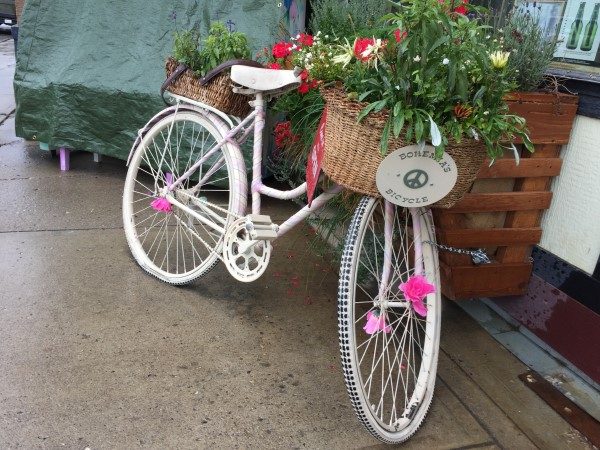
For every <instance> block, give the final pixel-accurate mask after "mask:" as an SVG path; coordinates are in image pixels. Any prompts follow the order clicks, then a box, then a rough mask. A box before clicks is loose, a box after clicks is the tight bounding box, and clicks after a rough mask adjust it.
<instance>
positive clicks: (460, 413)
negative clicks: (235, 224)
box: [0, 36, 589, 449]
mask: <svg viewBox="0 0 600 450" xmlns="http://www.w3.org/2000/svg"><path fill="white" fill-rule="evenodd" d="M0 41H2V42H0V77H1V78H0V100H1V102H2V103H1V105H2V106H1V108H2V109H1V110H0V122H3V123H2V125H0V255H1V258H0V274H2V275H1V276H0V278H1V282H0V448H1V449H12V448H74V449H83V448H85V447H90V448H92V449H100V448H137V447H144V448H203V447H210V448H213V447H221V448H230V447H243V448H245V447H253V448H272V447H286V448H288V447H293V448H296V447H309V448H376V447H377V446H378V443H377V442H376V441H375V440H373V439H372V438H371V437H370V436H369V435H368V434H367V433H366V432H365V431H364V430H363V429H362V427H361V426H360V425H359V424H358V422H357V420H356V418H355V416H354V413H353V411H352V409H351V407H350V404H349V401H348V399H347V396H346V393H345V387H344V383H343V379H342V374H341V370H340V363H339V359H338V348H337V329H336V316H335V313H336V308H335V298H336V281H337V276H336V269H335V268H332V267H330V265H329V264H328V263H327V261H325V260H323V259H321V258H319V257H317V256H315V255H314V253H312V252H311V251H310V250H308V249H307V246H306V242H307V239H308V238H310V236H309V235H310V233H309V230H308V229H307V228H306V227H303V228H301V229H299V230H297V231H295V232H293V233H292V234H291V235H290V236H288V237H286V238H285V239H283V240H282V241H281V242H277V243H276V245H275V251H274V257H273V261H272V264H271V267H270V268H269V270H268V272H267V274H266V275H265V276H264V277H263V278H262V279H260V280H259V281H257V282H255V283H254V284H250V285H245V284H241V283H238V282H236V281H234V280H233V279H231V278H230V277H229V275H228V274H227V272H226V271H225V270H224V269H222V268H221V267H220V266H217V268H216V269H215V270H214V271H213V272H212V273H211V274H209V275H208V276H207V277H205V278H204V279H203V280H201V281H199V282H197V283H196V284H194V285H191V286H189V287H184V288H175V287H171V286H167V285H165V284H162V283H160V282H159V281H157V280H155V279H153V278H151V277H149V276H147V275H145V274H144V273H143V271H142V270H141V269H140V268H138V267H137V266H136V264H135V262H134V261H133V260H132V258H131V257H130V254H129V251H128V249H127V245H126V242H125V239H124V235H123V231H122V228H121V220H120V197H121V189H122V184H123V180H124V176H125V167H124V163H123V162H122V161H118V160H113V159H105V161H104V162H102V163H101V164H94V163H93V162H92V161H91V155H89V154H86V153H76V154H74V155H73V158H72V162H71V167H72V170H71V171H70V172H67V173H61V172H59V171H58V161H57V160H56V159H52V158H51V156H50V155H49V154H48V153H44V152H41V151H40V150H39V148H38V147H37V145H36V144H35V143H25V142H23V141H22V140H20V139H17V138H16V137H15V136H14V115H13V114H11V111H12V109H13V108H14V104H13V100H12V97H11V96H10V95H9V94H10V92H12V90H11V83H10V78H11V76H12V75H11V73H12V70H13V69H14V60H13V55H12V41H10V40H8V38H7V37H6V36H0ZM7 92H8V93H9V94H7ZM268 206H269V213H271V215H272V216H274V217H275V218H278V217H283V216H285V214H286V212H288V211H290V209H291V208H292V207H293V206H292V205H290V204H288V203H284V202H277V203H270V204H269V205H268ZM526 369H527V368H526V367H525V366H523V365H522V364H521V363H520V362H519V361H518V360H516V359H515V358H514V357H513V356H512V355H511V354H510V353H508V352H507V351H506V350H505V349H504V348H502V347H501V346H499V345H498V344H497V343H496V342H495V341H494V340H493V339H492V338H491V337H490V336H489V335H488V334H487V333H486V332H485V331H484V330H483V329H481V328H480V327H479V326H478V325H477V324H476V323H475V322H474V321H473V320H472V319H470V318H469V317H468V316H467V315H466V314H465V313H464V312H462V310H461V309H459V308H458V307H456V306H455V305H453V304H451V303H449V302H448V303H446V304H445V306H444V322H443V335H442V352H441V357H440V370H439V377H438V381H437V392H436V397H435V399H434V403H433V407H432V410H431V413H430V416H429V418H428V420H427V422H426V423H425V425H424V427H423V428H422V429H421V430H420V431H419V432H418V433H417V435H416V436H415V437H414V438H413V439H412V440H411V441H410V442H409V443H408V444H407V445H406V446H405V447H406V448H428V449H429V448H436V449H437V448H510V449H526V448H536V447H537V448H544V449H551V448H556V449H564V448H567V447H568V448H575V449H576V448H589V447H588V445H587V444H586V443H585V442H584V441H583V440H582V439H581V437H580V436H579V435H578V433H577V432H575V431H574V430H573V429H571V428H570V427H569V426H568V425H567V424H566V423H565V422H564V421H563V420H562V419H561V418H560V417H559V416H558V415H556V414H555V413H554V412H553V411H552V410H550V409H549V408H548V407H547V406H546V405H545V404H544V403H543V402H542V401H541V400H540V399H538V398H537V397H536V395H535V394H533V393H532V392H531V391H530V390H528V388H526V387H525V386H524V385H523V384H522V383H521V382H520V381H519V380H518V378H517V375H518V374H520V373H523V372H525V371H526Z"/></svg>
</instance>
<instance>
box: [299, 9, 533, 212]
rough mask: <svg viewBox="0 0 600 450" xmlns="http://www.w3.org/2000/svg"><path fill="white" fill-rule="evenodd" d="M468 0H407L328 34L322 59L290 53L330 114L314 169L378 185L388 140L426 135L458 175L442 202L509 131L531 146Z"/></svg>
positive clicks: (363, 185) (502, 66)
mask: <svg viewBox="0 0 600 450" xmlns="http://www.w3.org/2000/svg"><path fill="white" fill-rule="evenodd" d="M468 8H471V9H472V10H473V11H475V12H478V13H481V12H482V11H483V10H482V9H481V8H477V7H469V6H468V5H467V4H466V3H463V2H461V3H455V2H453V1H440V0H419V1H417V0H412V1H407V2H404V3H403V4H402V5H399V6H398V8H397V10H396V11H395V12H393V13H391V14H389V15H387V16H385V17H384V21H383V22H382V25H381V26H380V27H378V28H375V29H372V30H369V31H368V33H369V34H366V33H365V34H363V36H357V37H356V38H355V39H354V41H349V40H347V41H346V42H345V44H332V45H331V46H330V49H329V51H328V52H327V55H328V56H329V57H330V59H329V60H325V61H322V60H323V58H321V57H320V56H319V55H316V54H315V52H314V51H310V52H304V53H303V52H302V51H300V52H299V53H298V55H297V56H296V58H295V62H296V64H297V65H301V66H302V67H305V68H306V69H307V70H308V72H309V76H314V77H315V78H318V79H320V82H321V86H322V87H321V93H322V95H323V97H324V98H325V102H326V105H327V110H328V123H330V124H331V126H328V127H327V131H326V137H325V143H326V149H325V156H324V160H323V170H324V171H325V172H326V173H327V174H328V175H329V176H330V177H331V178H332V179H333V180H334V181H336V182H337V183H339V184H342V185H344V186H347V187H349V188H351V189H353V190H355V191H357V192H361V193H365V194H369V195H379V194H378V192H377V189H376V186H375V181H374V180H375V172H376V170H377V167H378V165H379V163H380V162H381V160H382V159H383V156H384V155H385V154H386V152H387V151H388V149H389V148H398V147H401V146H404V145H407V144H410V143H416V142H421V141H427V142H430V143H431V144H432V145H433V146H434V147H435V148H436V154H437V155H438V156H440V155H441V154H443V152H447V153H449V154H451V156H453V157H454V159H455V160H456V162H457V166H458V172H459V173H458V175H459V182H458V183H457V185H456V186H455V190H453V192H451V193H450V194H449V196H448V197H446V198H445V199H443V200H442V201H440V202H439V203H437V204H436V206H438V207H449V206H451V205H452V204H454V203H455V202H456V201H457V200H458V199H459V198H460V197H461V196H462V194H463V193H464V192H466V190H468V188H469V187H470V185H471V183H472V181H473V180H474V178H475V175H476V173H477V171H478V169H479V167H480V166H481V163H482V161H483V159H484V158H485V156H486V154H487V155H488V156H489V157H490V158H491V159H495V158H497V157H498V156H500V155H502V154H503V152H504V150H505V149H507V148H509V149H514V145H512V141H513V140H515V139H517V138H518V139H520V140H521V141H522V142H524V143H525V145H526V146H528V148H531V146H530V142H529V139H528V138H527V133H526V130H525V126H524V120H523V119H522V118H521V117H519V116H517V115H515V114H512V113H510V112H509V111H508V108H507V105H506V102H505V100H504V96H505V95H506V94H507V93H508V92H510V91H511V90H512V89H513V87H514V83H513V81H512V79H511V77H510V75H509V73H508V71H507V64H508V60H509V59H510V55H509V53H508V52H505V51H503V49H502V46H501V44H500V43H499V42H498V41H497V40H493V39H490V36H489V34H490V32H489V29H488V27H487V26H486V25H485V24H484V23H482V21H481V20H479V19H477V18H469V17H467V16H466V13H467V11H468ZM331 65H332V66H335V67H342V68H343V71H342V72H341V75H340V74H335V73H334V75H335V76H334V77H332V78H333V79H328V78H327V77H326V75H327V74H328V73H332V71H329V72H326V71H322V70H320V68H321V67H322V66H324V67H327V66H331ZM340 130H344V132H343V133H340V132H339V131H340ZM515 153H516V150H515Z"/></svg>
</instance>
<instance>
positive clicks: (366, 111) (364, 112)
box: [356, 100, 385, 122]
mask: <svg viewBox="0 0 600 450" xmlns="http://www.w3.org/2000/svg"><path fill="white" fill-rule="evenodd" d="M382 102H383V105H382V106H381V108H383V106H385V100H379V101H377V102H373V103H370V104H368V105H367V106H366V107H365V108H364V109H363V110H362V111H361V112H360V114H359V115H358V118H357V119H356V121H357V122H360V121H361V120H363V119H364V118H365V117H366V116H367V114H369V113H370V112H371V111H373V109H374V108H376V107H377V106H378V105H379V104H381V103H382ZM381 108H380V109H381Z"/></svg>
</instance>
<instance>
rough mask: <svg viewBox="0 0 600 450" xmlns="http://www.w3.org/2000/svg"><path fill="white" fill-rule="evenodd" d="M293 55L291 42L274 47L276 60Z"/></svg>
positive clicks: (279, 43)
mask: <svg viewBox="0 0 600 450" xmlns="http://www.w3.org/2000/svg"><path fill="white" fill-rule="evenodd" d="M290 53H292V44H291V43H290V42H278V43H277V44H275V45H274V46H273V56H274V57H275V58H285V57H286V56H288V55H289V54H290Z"/></svg>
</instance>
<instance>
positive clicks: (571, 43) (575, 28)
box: [566, 2, 585, 50]
mask: <svg viewBox="0 0 600 450" xmlns="http://www.w3.org/2000/svg"><path fill="white" fill-rule="evenodd" d="M584 9H585V2H581V3H580V4H579V9H578V10H577V15H576V16H575V20H574V21H573V23H572V24H571V30H570V31H569V38H568V39H567V45H566V47H567V48H568V49H569V50H575V49H576V48H577V44H579V37H580V36H581V29H582V28H583V21H582V20H581V18H582V17H583V10H584Z"/></svg>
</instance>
